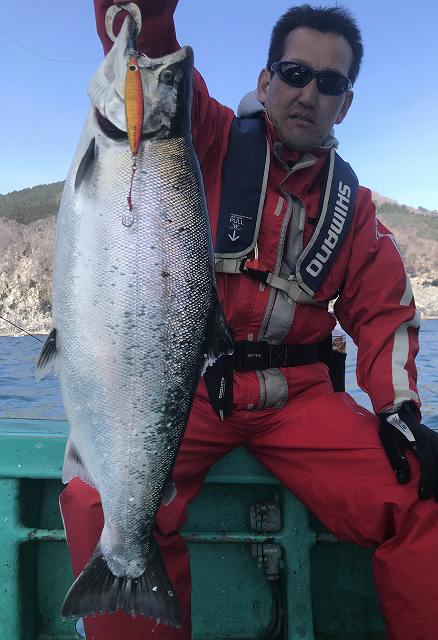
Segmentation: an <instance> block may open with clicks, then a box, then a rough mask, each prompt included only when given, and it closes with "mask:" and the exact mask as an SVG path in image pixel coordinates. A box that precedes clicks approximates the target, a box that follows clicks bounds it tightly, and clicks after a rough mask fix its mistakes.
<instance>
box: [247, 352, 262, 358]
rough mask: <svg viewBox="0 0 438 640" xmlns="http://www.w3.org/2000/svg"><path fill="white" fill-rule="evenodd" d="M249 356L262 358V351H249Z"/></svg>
mask: <svg viewBox="0 0 438 640" xmlns="http://www.w3.org/2000/svg"><path fill="white" fill-rule="evenodd" d="M247 357H248V358H261V357H262V354H261V353H248V354H247Z"/></svg>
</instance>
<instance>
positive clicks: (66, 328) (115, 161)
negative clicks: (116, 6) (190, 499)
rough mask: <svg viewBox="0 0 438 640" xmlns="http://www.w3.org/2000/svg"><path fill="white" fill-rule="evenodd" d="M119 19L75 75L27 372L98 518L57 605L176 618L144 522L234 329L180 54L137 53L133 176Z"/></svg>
mask: <svg viewBox="0 0 438 640" xmlns="http://www.w3.org/2000/svg"><path fill="white" fill-rule="evenodd" d="M132 28H133V21H132V19H131V18H130V17H127V18H126V20H125V22H124V24H123V27H122V30H121V32H120V34H119V36H118V38H117V40H116V42H115V44H114V45H113V47H112V49H111V51H110V52H109V54H108V55H107V57H106V59H105V60H104V61H103V63H102V65H101V67H100V69H99V70H98V72H97V74H96V75H95V77H94V78H93V79H92V80H91V82H90V85H89V94H90V97H91V101H92V108H91V112H90V114H89V117H88V120H87V123H86V126H85V130H84V133H83V136H82V139H81V141H80V144H79V148H78V150H77V153H76V156H75V158H74V161H73V164H72V167H71V169H70V172H69V175H68V178H67V180H66V184H65V188H64V193H63V197H62V202H61V208H60V213H59V221H58V228H57V238H56V249H55V268H54V298H53V320H54V329H53V331H52V333H51V334H50V336H49V338H48V340H47V342H46V345H45V347H44V349H43V352H42V354H41V356H40V359H39V363H38V366H37V376H38V377H41V376H42V375H43V374H44V373H45V372H46V371H47V370H48V369H49V368H50V367H51V365H52V364H55V369H56V370H57V372H58V373H59V378H60V384H61V391H62V397H63V400H64V405H65V411H66V414H67V418H68V421H69V424H70V437H69V440H68V444H67V449H66V455H65V461H64V469H63V481H64V482H68V481H69V480H70V479H71V478H73V477H75V476H79V477H80V478H82V479H83V480H84V481H85V482H87V483H89V484H90V485H92V486H93V487H95V488H96V489H97V490H98V491H99V494H100V497H101V500H102V506H103V512H104V517H105V524H104V528H103V532H102V535H101V538H100V541H99V544H98V546H97V548H96V551H95V553H94V555H93V557H92V558H91V559H90V561H89V563H88V565H87V566H86V567H85V568H84V570H83V571H82V573H81V574H80V575H79V577H78V578H77V579H76V581H75V583H74V584H73V586H72V587H71V589H70V591H69V593H68V594H67V596H66V599H65V602H64V605H63V610H62V614H63V615H64V616H65V617H68V616H83V615H92V614H96V613H102V612H111V611H115V610H116V609H122V610H124V611H126V612H128V613H129V614H131V615H145V616H151V617H153V618H155V619H156V620H158V621H161V622H162V623H166V624H171V625H175V626H178V625H179V624H180V611H179V605H178V601H177V597H176V595H175V592H174V588H173V586H172V585H171V583H170V581H169V578H168V577H167V575H166V571H165V569H164V566H163V564H162V561H161V559H160V555H159V551H158V547H157V545H156V543H155V542H154V538H153V534H152V532H153V528H154V521H155V516H156V513H157V510H158V508H159V506H160V504H161V503H162V502H165V503H166V501H168V500H170V499H171V498H172V491H173V489H172V483H171V476H172V470H173V466H174V463H175V458H176V455H177V452H178V448H179V445H180V443H181V439H182V437H183V433H184V429H185V426H186V423H187V420H188V417H189V413H190V408H191V404H192V400H193V396H194V392H195V388H196V386H197V382H198V380H199V376H200V372H201V371H202V369H203V367H204V365H205V361H206V360H209V359H210V360H214V359H215V358H217V357H218V356H219V355H220V354H221V353H229V352H230V351H231V350H232V342H231V337H230V335H229V333H228V329H227V327H226V323H225V320H224V318H223V315H222V311H221V308H220V305H219V302H218V298H217V292H216V287H215V279H214V271H213V255H212V244H211V237H210V228H209V221H208V215H207V208H206V202H205V195H204V192H203V186H202V179H201V174H200V170H199V166H198V162H197V158H196V155H195V152H194V149H193V146H192V141H191V124H190V114H191V95H192V86H191V83H192V70H193V54H192V51H191V49H190V48H188V47H185V48H183V49H180V50H179V51H177V52H176V53H173V54H171V55H169V56H166V57H163V58H160V59H149V58H147V57H146V56H140V57H139V59H138V64H139V67H140V73H141V84H142V92H143V95H144V116H143V126H142V136H141V140H140V144H139V148H138V153H137V155H136V171H135V173H134V174H133V172H132V153H131V147H130V144H129V141H128V137H127V133H126V131H127V124H126V116H125V100H124V97H125V78H126V69H127V60H128V57H129V46H128V42H129V41H130V38H131V39H132V32H131V31H132ZM131 179H132V180H131ZM131 181H132V188H130V183H131ZM129 193H130V198H131V202H132V210H130V208H129V207H128V204H127V196H128V194H129ZM176 489H177V488H176Z"/></svg>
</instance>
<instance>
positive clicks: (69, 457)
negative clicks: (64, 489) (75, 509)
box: [62, 438, 96, 489]
mask: <svg viewBox="0 0 438 640" xmlns="http://www.w3.org/2000/svg"><path fill="white" fill-rule="evenodd" d="M73 478H80V479H81V480H83V481H84V482H86V483H87V484H88V485H90V487H93V488H94V489H95V488H96V483H95V481H94V480H93V478H92V477H91V475H90V473H89V472H88V471H87V469H86V467H85V464H84V461H83V460H82V456H81V454H80V453H79V451H78V450H77V448H76V446H75V444H74V442H73V441H72V439H71V438H69V439H68V440H67V446H66V448H65V455H64V466H63V467H62V482H63V483H64V484H67V482H70V480H73Z"/></svg>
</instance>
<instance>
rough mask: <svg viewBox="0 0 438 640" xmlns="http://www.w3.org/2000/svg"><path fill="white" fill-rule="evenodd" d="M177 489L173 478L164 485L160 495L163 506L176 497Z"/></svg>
mask: <svg viewBox="0 0 438 640" xmlns="http://www.w3.org/2000/svg"><path fill="white" fill-rule="evenodd" d="M176 494H177V490H176V486H175V483H174V481H173V480H169V481H168V482H166V484H165V485H164V491H163V495H162V496H161V504H162V505H164V506H165V507H167V506H169V504H170V503H171V502H172V501H173V500H174V499H175V498H176Z"/></svg>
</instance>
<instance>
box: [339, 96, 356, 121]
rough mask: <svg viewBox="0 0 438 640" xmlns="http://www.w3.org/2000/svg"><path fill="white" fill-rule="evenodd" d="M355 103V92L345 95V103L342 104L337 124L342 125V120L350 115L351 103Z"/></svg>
mask: <svg viewBox="0 0 438 640" xmlns="http://www.w3.org/2000/svg"><path fill="white" fill-rule="evenodd" d="M352 102H353V92H352V91H346V92H345V95H344V102H343V104H342V107H341V110H340V111H339V113H338V116H337V118H336V120H335V124H341V122H342V120H343V119H344V118H345V116H346V115H347V113H348V110H349V108H350V107H351V103H352Z"/></svg>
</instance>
